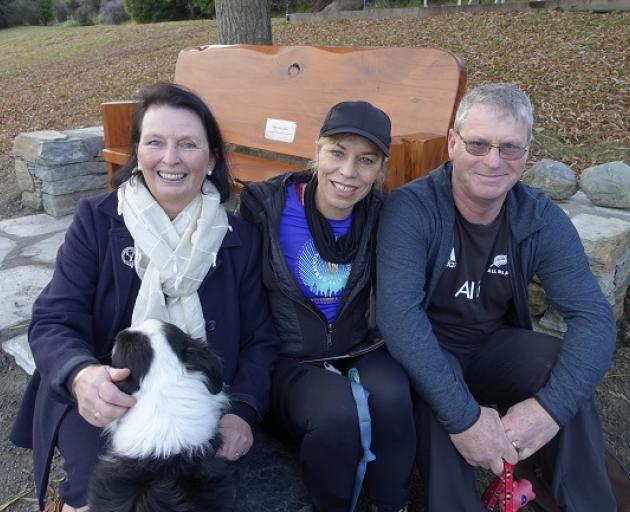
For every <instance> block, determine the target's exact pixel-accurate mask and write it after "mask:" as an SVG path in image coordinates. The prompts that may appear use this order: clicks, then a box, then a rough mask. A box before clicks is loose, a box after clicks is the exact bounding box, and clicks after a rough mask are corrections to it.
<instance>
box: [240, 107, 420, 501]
mask: <svg viewBox="0 0 630 512" xmlns="http://www.w3.org/2000/svg"><path fill="white" fill-rule="evenodd" d="M390 127H391V124H390V120H389V117H388V116H387V114H385V113H384V112H383V111H381V110H379V109H377V108H375V107H374V106H372V105H371V104H370V103H367V102H364V101H352V102H342V103H339V104H337V105H335V106H334V107H333V108H332V109H331V110H330V111H329V112H328V115H327V116H326V119H325V120H324V124H323V126H322V128H321V131H320V137H319V139H318V140H317V143H316V148H317V153H316V158H315V162H314V165H313V169H310V170H306V171H301V172H296V173H289V174H285V175H282V176H278V177H276V178H273V179H271V180H269V181H266V182H259V183H250V184H248V185H247V186H246V187H245V189H244V191H243V193H242V194H241V213H242V214H243V216H244V217H245V218H247V219H249V220H251V221H253V222H254V223H255V224H256V225H257V226H258V227H259V229H260V231H261V232H262V234H263V239H264V242H263V244H264V248H263V280H264V283H265V286H266V287H267V291H268V294H269V298H270V304H271V309H272V314H273V318H274V323H275V327H276V330H277V332H278V334H279V336H280V338H281V343H282V345H281V349H280V353H281V358H280V359H279V361H278V363H277V366H276V370H275V372H274V375H273V380H272V397H271V402H272V405H271V420H272V423H273V424H274V425H276V426H278V427H279V428H280V429H281V430H282V431H283V432H284V433H285V434H288V435H289V436H292V437H294V438H296V439H298V440H299V441H300V442H301V450H300V458H301V465H302V470H303V474H304V479H305V483H306V487H307V489H308V491H309V493H310V495H311V498H312V502H313V508H314V510H315V511H324V512H336V511H339V512H341V511H343V512H347V511H348V510H352V509H353V507H354V502H355V500H356V495H357V494H358V490H359V489H360V486H361V480H362V479H363V474H362V473H365V475H364V479H363V484H364V485H363V488H364V490H365V492H366V494H367V496H368V498H369V499H370V501H371V502H372V504H373V509H372V510H375V511H399V510H405V506H406V503H407V499H408V486H409V480H410V475H411V471H412V467H413V460H414V453H415V432H414V422H413V413H412V405H411V396H410V391H409V382H408V380H407V377H406V374H405V372H404V371H403V370H402V368H401V367H400V366H398V364H397V363H396V362H395V361H394V360H393V359H392V358H391V357H390V356H389V354H388V353H387V351H386V350H385V348H384V347H383V342H382V339H380V338H379V336H378V333H377V332H376V330H375V329H370V328H369V325H368V323H369V301H370V293H371V289H372V283H373V277H374V275H373V274H374V260H375V258H374V256H375V244H376V225H377V220H378V214H379V210H380V207H381V204H382V202H383V195H382V193H381V192H380V191H379V190H375V189H374V184H375V183H378V182H379V181H382V179H383V176H384V173H385V160H386V158H387V156H388V155H389V144H390V140H391V137H390ZM351 368H355V369H356V370H357V371H358V376H359V379H360V382H361V385H362V386H363V389H364V390H367V391H368V392H369V408H368V407H367V406H365V407H363V406H362V404H361V402H362V400H361V396H360V393H359V396H357V395H356V394H354V395H353V388H354V393H356V389H357V387H356V386H355V385H351V381H350V380H349V379H348V377H347V374H348V370H350V369H351ZM351 374H353V375H355V373H354V372H351ZM367 409H369V415H370V417H371V432H370V431H369V430H370V429H369V428H368V432H367V436H368V437H369V436H370V435H371V445H370V447H369V448H370V450H371V452H372V453H373V454H374V455H375V456H376V458H375V460H373V461H371V462H369V464H367V466H365V462H366V461H367V460H369V459H370V455H371V454H370V453H369V452H370V450H364V447H365V445H366V443H365V439H366V430H365V428H366V427H365V424H364V423H366V422H361V423H362V426H360V422H359V417H361V418H363V417H364V415H365V414H366V412H367ZM362 442H363V444H362ZM357 468H359V469H357ZM364 468H365V470H363V469H364Z"/></svg>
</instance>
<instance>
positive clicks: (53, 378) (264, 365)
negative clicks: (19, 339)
mask: <svg viewBox="0 0 630 512" xmlns="http://www.w3.org/2000/svg"><path fill="white" fill-rule="evenodd" d="M141 102H142V103H141V106H140V108H139V109H138V111H137V113H136V115H135V118H134V121H133V127H132V156H131V158H130V160H129V163H128V164H127V165H126V166H125V167H124V168H123V169H121V171H120V172H119V173H118V174H117V175H116V177H115V180H114V183H115V187H116V190H115V191H114V192H110V193H107V194H104V195H100V196H95V197H92V198H89V199H86V200H83V201H81V202H80V203H79V205H78V206H77V211H76V214H75V217H74V220H73V223H72V225H71V226H70V228H69V229H68V232H67V234H66V238H65V241H64V243H63V245H62V246H61V248H60V250H59V253H58V255H57V260H56V265H55V272H54V275H53V278H52V280H51V282H50V283H49V284H48V286H47V287H46V288H45V289H44V290H43V292H42V293H41V295H40V296H39V298H38V299H37V300H36V302H35V304H34V306H33V317H32V321H31V324H30V327H29V344H30V346H31V350H32V352H33V356H34V359H35V363H36V371H35V373H34V375H33V377H32V379H31V381H30V383H29V386H28V388H27V390H26V393H25V396H24V399H23V402H22V405H21V407H20V410H19V412H18V415H17V418H16V421H15V425H14V428H13V432H12V435H11V439H12V441H13V442H14V443H15V444H17V445H19V446H23V447H27V448H31V449H32V450H33V462H34V473H35V483H36V487H37V493H38V498H39V501H40V506H43V500H44V495H45V492H46V487H47V482H48V474H49V470H50V463H51V459H52V455H53V453H54V449H55V448H56V449H57V450H58V451H59V452H60V453H61V455H62V457H63V459H64V469H65V472H66V475H67V478H66V480H65V482H64V483H63V484H62V485H61V487H60V489H59V494H58V495H57V496H55V498H54V500H53V501H52V502H50V503H49V504H48V506H47V507H46V509H45V510H47V511H51V512H53V511H72V510H87V499H86V494H87V486H88V481H89V477H90V474H91V470H92V468H93V466H94V464H95V463H96V459H97V456H98V453H99V451H100V450H101V449H102V438H101V429H102V427H104V426H105V425H107V424H108V423H110V422H111V421H113V420H115V419H116V418H119V417H120V416H122V415H123V414H124V413H125V412H126V411H127V409H128V408H129V407H133V405H134V402H135V399H134V398H133V397H132V396H130V395H127V394H125V393H123V392H122V391H121V390H120V389H118V387H117V386H116V383H118V382H120V381H122V380H124V379H125V378H126V377H127V376H128V374H129V370H127V369H113V368H111V367H110V366H109V364H110V362H111V348H112V341H113V339H114V336H115V335H116V333H117V332H118V331H120V330H122V329H124V328H126V327H129V326H130V325H136V324H138V323H140V322H142V321H143V320H145V319H148V318H157V319H160V320H164V321H167V322H171V323H173V324H175V325H177V326H178V327H180V328H181V329H182V330H183V331H185V332H186V333H188V334H189V335H191V336H192V337H194V338H201V339H204V340H206V341H207V342H208V343H209V344H210V345H211V346H212V347H213V349H214V350H215V352H216V353H217V354H218V355H219V357H220V358H221V359H222V362H223V380H224V382H225V383H226V384H227V385H228V386H229V397H230V407H231V408H230V410H229V411H228V412H227V413H226V414H224V415H223V417H222V418H221V420H220V434H221V438H222V444H221V445H220V446H219V447H218V449H217V455H219V456H223V457H225V458H227V459H228V460H236V459H238V458H239V457H242V456H243V455H245V454H246V453H247V452H248V451H249V449H250V448H251V446H252V443H253V436H252V430H251V425H252V423H253V422H254V421H256V420H257V419H258V418H260V417H261V416H262V415H263V414H264V413H265V411H266V409H267V406H268V403H267V402H268V398H267V394H268V389H269V380H270V377H269V375H270V371H271V367H272V364H273V362H274V360H275V357H276V352H277V338H276V336H275V334H274V331H273V327H272V323H271V319H270V316H269V313H268V309H267V300H266V297H265V294H264V291H263V289H262V283H261V279H260V270H259V263H258V262H259V237H258V234H257V233H256V232H255V229H253V228H252V227H250V226H249V225H248V224H247V223H244V222H242V221H241V220H239V219H237V218H235V217H233V216H231V215H229V214H228V213H227V212H226V211H225V208H224V206H223V204H222V203H223V202H224V201H225V200H227V198H228V197H229V192H230V177H229V172H228V168H227V165H226V162H225V157H224V152H223V151H224V150H223V141H222V138H221V133H220V131H219V128H218V126H217V123H216V121H215V119H214V117H213V116H212V114H211V112H210V111H209V110H208V107H207V106H206V105H205V104H204V103H203V101H201V100H200V99H199V98H198V97H197V96H196V95H195V94H193V93H192V92H190V91H187V90H186V89H183V88H181V87H179V86H176V85H172V84H159V85H156V86H153V87H151V88H148V89H146V90H145V91H143V93H142V95H141Z"/></svg>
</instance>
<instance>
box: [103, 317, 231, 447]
mask: <svg viewBox="0 0 630 512" xmlns="http://www.w3.org/2000/svg"><path fill="white" fill-rule="evenodd" d="M161 326H162V324H161V322H159V321H156V320H147V321H145V322H143V323H142V324H141V325H140V326H138V327H135V328H134V329H133V331H136V330H137V331H138V332H139V333H142V334H144V335H145V336H147V337H148V338H149V340H150V344H151V347H152V349H153V360H152V363H151V367H150V368H149V371H148V372H147V374H146V376H145V377H144V379H142V381H141V383H140V389H139V390H138V391H137V392H136V393H134V395H133V396H134V397H135V398H136V400H137V403H136V404H135V405H134V406H133V407H131V408H130V409H129V411H127V413H126V414H125V415H124V416H122V417H121V418H119V419H118V420H116V421H114V422H112V423H110V424H109V425H108V426H107V427H106V429H107V431H108V432H109V433H110V436H111V447H112V451H113V452H114V453H116V454H118V455H121V456H124V457H130V458H150V457H153V458H166V457H169V456H172V455H177V454H181V453H186V452H189V453H190V452H195V451H198V450H205V449H207V448H208V447H209V444H208V442H209V440H211V439H213V438H214V437H215V436H216V434H217V431H218V424H219V419H220V418H221V415H222V414H223V413H224V411H225V410H226V408H227V405H228V398H227V396H226V394H225V393H223V392H220V393H218V394H216V395H213V394H212V393H210V391H209V390H208V387H207V386H206V383H205V382H206V376H205V375H204V374H203V373H202V372H191V371H189V370H188V369H187V368H186V366H185V365H184V363H183V362H182V361H180V360H179V358H178V357H177V356H176V354H175V352H173V350H172V348H171V346H170V344H169V343H168V341H167V340H166V338H165V336H164V334H163V332H162V329H161Z"/></svg>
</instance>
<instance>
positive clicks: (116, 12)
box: [98, 0, 129, 25]
mask: <svg viewBox="0 0 630 512" xmlns="http://www.w3.org/2000/svg"><path fill="white" fill-rule="evenodd" d="M98 19H99V22H100V23H103V24H104V25H118V24H119V23H122V22H123V21H127V20H128V19H129V15H128V14H127V11H125V5H124V3H123V0H106V1H104V2H103V3H102V4H101V10H100V13H99V15H98Z"/></svg>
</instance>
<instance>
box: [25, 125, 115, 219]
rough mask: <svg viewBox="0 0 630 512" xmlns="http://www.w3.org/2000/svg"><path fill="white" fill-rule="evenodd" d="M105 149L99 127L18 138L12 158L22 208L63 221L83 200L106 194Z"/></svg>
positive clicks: (26, 134) (47, 132)
mask: <svg viewBox="0 0 630 512" xmlns="http://www.w3.org/2000/svg"><path fill="white" fill-rule="evenodd" d="M102 149H103V129H102V128H101V127H100V126H98V127H92V128H82V129H78V130H67V131H40V132H30V133H21V134H19V135H18V136H17V137H16V138H15V141H14V143H13V155H14V157H15V174H16V178H17V182H18V186H19V187H20V189H21V190H22V202H23V204H24V205H25V206H27V207H29V208H32V209H33V210H36V211H41V210H43V211H45V212H46V213H48V214H49V215H53V216H55V217H60V216H62V215H67V214H69V213H72V212H73V211H74V209H75V206H76V203H77V201H78V200H79V199H81V198H82V197H87V196H91V195H94V194H97V193H99V192H103V191H105V190H107V170H106V167H105V163H104V162H103V159H102V158H101V151H102Z"/></svg>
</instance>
